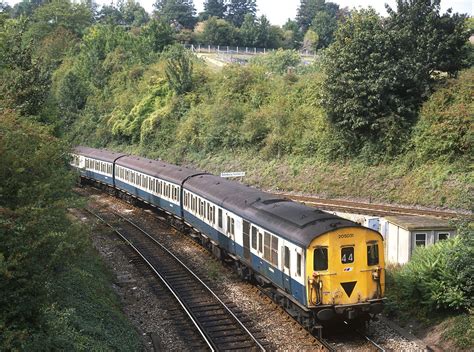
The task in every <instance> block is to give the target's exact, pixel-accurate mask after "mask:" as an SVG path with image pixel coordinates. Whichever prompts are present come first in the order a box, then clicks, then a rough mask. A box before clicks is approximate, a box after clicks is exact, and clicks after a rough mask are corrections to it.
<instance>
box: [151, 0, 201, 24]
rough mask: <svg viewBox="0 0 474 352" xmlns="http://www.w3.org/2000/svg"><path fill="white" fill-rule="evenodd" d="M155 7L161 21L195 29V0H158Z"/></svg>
mask: <svg viewBox="0 0 474 352" xmlns="http://www.w3.org/2000/svg"><path fill="white" fill-rule="evenodd" d="M153 6H154V7H155V9H156V12H155V14H156V15H157V17H158V18H160V19H163V20H165V21H169V22H176V24H179V25H181V26H183V27H184V28H193V27H194V25H195V24H196V18H195V15H196V9H195V8H194V2H193V0H157V1H156V2H155V4H154V5H153Z"/></svg>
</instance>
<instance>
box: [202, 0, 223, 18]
mask: <svg viewBox="0 0 474 352" xmlns="http://www.w3.org/2000/svg"><path fill="white" fill-rule="evenodd" d="M226 11H227V5H226V4H225V0H205V1H204V12H203V14H200V16H201V15H204V17H205V19H208V18H210V17H217V18H224V16H225V13H226Z"/></svg>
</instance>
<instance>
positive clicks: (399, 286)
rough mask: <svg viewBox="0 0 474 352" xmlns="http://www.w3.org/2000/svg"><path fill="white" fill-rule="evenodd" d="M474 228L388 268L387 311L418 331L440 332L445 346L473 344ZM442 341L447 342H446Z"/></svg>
mask: <svg viewBox="0 0 474 352" xmlns="http://www.w3.org/2000/svg"><path fill="white" fill-rule="evenodd" d="M473 235H474V227H473V224H472V223H460V224H458V236H457V237H456V238H454V239H450V240H447V241H442V242H438V243H436V244H434V245H432V246H429V247H426V248H418V249H417V250H416V251H415V253H414V255H413V257H412V259H411V261H410V262H409V263H408V264H406V265H404V266H401V267H400V266H395V267H389V268H387V276H386V278H387V282H386V294H387V298H388V303H387V309H386V313H387V314H388V315H389V316H390V317H392V318H394V319H396V320H398V322H399V323H401V324H402V325H405V326H406V325H409V326H410V327H411V328H413V329H414V330H415V332H418V334H419V335H425V336H429V335H436V336H437V337H436V338H435V339H433V340H435V341H438V340H439V341H440V343H446V344H447V345H446V346H444V348H445V349H446V350H448V349H451V348H448V347H449V346H451V347H453V348H456V349H466V350H472V348H473V347H474V299H473V297H474V295H473V294H474V281H473V276H472V272H473V269H474V260H473V255H474V237H473ZM443 341H444V342H443Z"/></svg>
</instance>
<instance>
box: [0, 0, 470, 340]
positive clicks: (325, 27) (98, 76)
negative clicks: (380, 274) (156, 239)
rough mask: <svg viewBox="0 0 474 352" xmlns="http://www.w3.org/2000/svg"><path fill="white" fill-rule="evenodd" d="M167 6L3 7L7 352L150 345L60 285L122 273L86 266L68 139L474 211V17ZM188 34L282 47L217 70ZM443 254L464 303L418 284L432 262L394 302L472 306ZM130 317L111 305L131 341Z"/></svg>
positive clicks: (405, 273)
mask: <svg viewBox="0 0 474 352" xmlns="http://www.w3.org/2000/svg"><path fill="white" fill-rule="evenodd" d="M155 10H156V11H155V13H154V14H151V15H150V14H147V13H146V11H144V10H143V8H142V7H141V6H140V5H139V4H138V3H136V2H134V1H133V0H127V1H124V2H119V3H118V4H117V5H116V6H115V5H110V6H103V7H100V8H99V7H97V6H95V5H94V3H93V2H87V1H85V2H80V3H76V2H71V1H69V0H56V1H52V2H50V1H42V0H35V1H30V0H23V1H22V2H20V3H19V4H17V5H15V6H14V7H13V8H11V7H9V6H7V5H6V4H5V3H3V2H0V28H1V30H0V75H1V80H0V114H1V116H0V117H1V120H0V128H1V129H0V152H1V153H0V159H1V160H0V161H1V164H0V176H2V177H1V179H0V231H1V232H0V236H1V239H2V241H0V270H1V273H2V281H1V283H0V291H1V293H2V295H1V298H0V304H1V306H2V311H1V314H2V315H1V316H0V328H1V330H2V337H5V338H3V339H2V341H1V342H0V343H3V344H4V345H1V346H0V348H6V349H11V348H18V349H22V348H30V347H31V349H35V348H38V346H41V341H42V340H44V341H47V343H48V344H49V345H46V349H48V347H49V346H51V349H55V348H58V349H69V348H71V349H76V348H78V349H80V348H82V349H88V348H89V347H91V346H98V345H100V346H102V347H103V348H112V349H120V348H123V349H134V346H135V345H136V340H135V339H134V338H131V339H130V341H131V342H130V344H131V345H127V344H126V343H122V340H120V339H118V340H116V343H117V345H113V346H110V345H108V342H106V340H101V337H99V336H103V334H104V333H105V332H104V331H89V330H87V329H83V326H84V324H86V322H91V323H87V324H90V325H94V324H93V323H92V322H93V321H94V319H96V317H94V315H93V314H90V313H91V312H92V311H93V310H95V309H96V308H95V307H93V306H90V305H89V304H87V303H84V302H82V303H81V301H74V302H71V301H69V298H67V290H61V289H59V287H62V286H70V285H72V282H74V283H75V282H79V283H80V285H81V287H84V286H90V291H83V292H84V295H81V297H78V298H80V299H83V298H84V297H91V298H93V297H94V296H95V294H96V293H95V291H94V290H96V289H97V291H100V290H101V288H100V287H101V286H100V285H99V284H100V283H101V282H105V281H102V279H100V280H97V281H96V282H94V283H93V284H92V283H91V282H89V281H87V278H88V277H90V275H93V276H96V275H99V276H100V275H101V274H99V272H101V269H100V267H98V266H96V265H93V266H90V265H92V264H90V263H86V264H85V263H84V258H85V256H87V255H89V253H88V251H87V250H86V248H87V247H88V243H87V241H86V240H85V239H84V236H83V235H81V234H80V231H82V230H79V229H78V228H76V226H71V225H72V224H71V223H70V221H69V220H67V218H66V212H65V209H66V207H67V206H70V204H71V195H70V188H71V184H72V183H71V182H72V180H71V176H70V175H69V174H68V173H67V171H66V164H67V148H66V142H60V141H59V140H60V139H61V140H63V141H67V143H72V144H87V145H90V146H100V147H108V148H113V149H120V150H127V151H130V152H133V153H139V154H142V155H146V156H149V157H154V158H157V157H160V158H163V159H167V160H168V161H171V162H178V163H188V164H193V166H197V167H200V168H203V169H206V170H209V171H213V172H220V171H224V170H226V171H229V170H236V169H243V170H245V171H247V175H248V177H247V178H246V182H248V183H252V184H256V185H258V186H260V187H263V188H279V189H285V190H294V191H303V192H308V193H320V194H325V195H328V196H353V197H361V198H371V199H375V200H381V201H394V202H403V203H413V204H424V205H438V206H449V207H457V208H465V209H472V188H471V187H472V181H473V177H472V170H471V169H470V163H471V158H472V155H473V146H472V140H473V134H472V133H473V129H472V122H473V121H472V120H473V111H474V107H473V101H472V91H473V88H474V87H473V82H474V69H473V68H472V67H471V66H472V59H473V57H474V56H473V54H472V53H473V51H472V47H471V46H470V45H469V44H468V42H467V38H468V36H469V33H470V32H472V20H471V21H466V18H465V16H462V15H458V14H452V13H447V14H441V13H440V7H439V1H437V0H435V1H431V2H426V1H424V0H413V1H406V0H398V1H397V8H396V9H393V10H390V11H389V16H388V17H387V18H381V17H380V16H379V15H378V14H376V13H375V12H374V11H373V10H370V9H369V10H359V11H356V10H353V11H349V10H348V9H340V8H339V7H338V5H336V4H333V3H331V2H326V1H324V0H302V1H301V4H300V8H299V11H298V16H297V18H296V19H295V20H290V21H288V23H286V24H285V25H284V26H283V27H278V26H272V25H271V24H270V23H269V22H268V20H267V19H266V18H265V17H264V16H262V17H260V18H257V17H256V15H255V14H256V7H255V1H253V0H235V1H234V0H231V1H224V0H208V1H206V2H205V11H204V13H202V14H199V15H198V16H196V13H195V10H194V7H193V3H192V1H189V0H157V2H156V4H155ZM188 42H193V43H209V44H216V45H239V46H266V47H275V48H281V49H280V50H277V51H274V52H272V53H270V54H267V55H265V56H257V57H255V58H254V59H252V60H250V62H249V63H248V64H247V65H228V66H225V67H224V68H222V69H221V70H215V69H210V68H209V67H208V66H207V65H206V63H205V62H204V61H203V60H201V59H199V58H198V57H196V56H194V55H193V54H192V53H190V52H188V51H186V50H184V49H183V47H182V45H180V43H188ZM301 48H312V49H315V50H318V55H317V56H316V58H315V60H314V61H313V60H312V61H310V62H307V61H305V60H303V59H302V58H301V57H300V55H299V54H298V52H297V51H296V50H283V49H301ZM461 229H466V231H469V230H470V229H471V228H470V227H469V225H464V226H463V227H461ZM466 236H468V235H466ZM25 241H29V242H25ZM464 245H465V244H463V243H461V242H456V241H453V242H449V244H448V243H446V244H443V245H440V246H438V247H434V249H430V250H431V251H433V252H432V253H431V252H430V253H431V254H429V255H428V257H429V258H432V259H433V260H435V258H436V256H438V254H439V253H440V252H443V253H445V252H449V253H466V252H467V251H464V247H462V246H464ZM441 246H446V248H444V247H441ZM44 253H46V254H48V255H42V254H44ZM64 258H68V260H67V261H64V260H63V259H64ZM442 258H444V257H442V256H441V259H440V260H439V261H436V260H435V262H429V263H428V264H427V265H428V266H430V267H433V268H435V271H436V274H433V276H432V277H433V280H431V281H429V283H427V285H431V286H430V287H432V288H433V290H434V291H428V292H437V291H436V288H437V287H438V288H439V287H440V286H439V285H441V286H443V287H444V286H446V287H449V292H450V295H448V296H446V297H448V298H449V300H448V301H443V300H440V297H437V296H436V295H430V296H428V297H423V302H422V303H420V301H418V300H417V298H416V297H415V296H416V293H417V292H418V290H420V288H419V287H417V285H418V281H416V278H417V277H418V276H419V275H421V274H423V275H428V276H429V275H430V273H431V271H430V272H429V273H427V270H428V269H426V268H424V267H423V265H425V262H423V260H421V259H415V261H414V264H412V266H407V268H406V269H403V270H402V271H400V272H395V274H394V275H393V280H394V282H400V281H403V282H405V283H407V286H406V287H405V286H404V290H402V291H401V292H400V296H399V297H394V300H395V301H399V302H401V303H400V306H402V307H403V304H404V303H406V304H407V305H410V307H411V306H413V305H418V304H421V305H422V306H423V307H424V309H426V311H427V310H429V309H440V310H445V309H446V307H455V308H456V309H458V310H464V311H465V310H467V309H472V301H469V300H466V297H467V298H469V297H471V298H472V282H471V284H470V286H469V285H467V284H466V285H465V288H461V289H459V287H458V286H456V285H455V284H456V283H454V282H452V281H449V280H448V279H447V277H446V275H445V274H442V273H443V272H444V273H445V272H446V271H445V270H448V269H449V268H458V267H460V265H461V266H462V265H465V264H466V265H467V264H469V265H472V263H467V262H466V263H464V262H462V261H464V260H467V258H464V256H461V257H460V258H459V261H458V262H456V260H457V259H456V258H458V256H454V255H453V256H450V257H449V258H447V257H446V258H444V259H442ZM460 262H462V263H464V264H460ZM38 263H40V264H41V265H38ZM92 263H94V262H93V261H92ZM420 267H422V269H420ZM447 268H448V269H447ZM430 270H431V269H430ZM449 270H450V269H449ZM91 272H94V274H90V273H91ZM470 272H471V273H472V271H470ZM88 273H89V274H88ZM459 273H460V274H461V273H467V274H466V275H465V276H463V277H462V278H458V280H464V281H463V282H468V281H466V280H468V279H469V275H468V274H469V271H468V272H465V271H462V270H460V271H459ZM443 275H444V276H443ZM30 277H31V279H28V280H26V278H30ZM471 279H472V277H471ZM104 280H106V278H104ZM45 282H46V283H48V284H47V285H42V283H45ZM58 282H59V284H58ZM450 285H451V286H450ZM423 289H425V288H423ZM465 289H467V291H466V290H465ZM83 290H84V288H83ZM4 293H5V294H4ZM106 296H107V295H106ZM66 298H67V299H66ZM441 298H443V299H444V298H445V297H444V296H443V297H441ZM21 302H28V304H27V305H24V304H21ZM102 303H104V307H105V306H110V305H114V298H113V297H112V296H107V298H106V299H105V300H103V301H101V303H100V304H102ZM402 303H403V304H402ZM84 306H88V307H91V309H84V310H83V309H80V308H79V307H84ZM405 308H406V307H405ZM101 309H102V308H97V310H101ZM103 309H106V308H103ZM407 309H409V308H407ZM73 311H74V312H76V313H74V314H73V313H72V312H73ZM117 314H118V313H117V312H115V311H113V310H112V311H108V312H107V313H106V314H104V315H105V316H107V317H108V318H110V319H112V320H113V322H110V323H107V324H111V325H110V326H112V324H117V325H113V326H114V328H113V329H112V330H113V331H114V332H116V333H118V334H122V333H121V331H122V329H124V325H122V323H123V322H122V320H121V319H122V318H119V319H115V318H114V317H115V316H119V315H117ZM59 322H61V323H59ZM63 322H65V323H64V325H61V324H63ZM64 326H65V327H64ZM100 326H104V325H103V324H101V325H100ZM122 335H123V336H122V338H123V339H125V338H128V337H127V335H125V334H122ZM45 336H57V338H48V339H46V338H45ZM91 336H96V337H91ZM109 337H110V336H109ZM94 339H95V340H96V341H95V342H94ZM99 340H100V341H101V342H98V341H99ZM94 343H96V344H97V345H94ZM79 344H82V345H81V347H78V346H79ZM106 346H107V347H106ZM41 347H43V346H41ZM102 347H100V348H99V349H101V348H102Z"/></svg>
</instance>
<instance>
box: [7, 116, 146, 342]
mask: <svg viewBox="0 0 474 352" xmlns="http://www.w3.org/2000/svg"><path fill="white" fill-rule="evenodd" d="M68 151H69V148H68V147H67V145H66V144H65V143H63V142H60V141H59V140H58V139H56V138H55V137H52V136H51V134H50V129H49V128H46V127H44V126H41V125H40V124H38V123H35V122H31V121H24V120H22V119H21V118H19V117H18V116H17V114H16V113H14V112H12V111H8V110H6V111H3V112H1V113H0V335H1V336H2V338H1V339H0V350H3V351H11V350H27V351H31V350H122V351H130V350H137V349H139V348H140V340H139V337H138V336H137V334H136V332H135V330H134V328H133V327H132V326H131V325H130V323H128V321H127V320H126V318H125V317H124V315H123V313H122V311H121V310H120V306H119V301H118V298H117V297H116V295H115V293H114V292H113V290H112V277H111V275H110V274H109V273H108V271H107V270H106V268H105V267H104V266H103V264H102V263H101V262H100V260H99V258H98V254H97V253H96V252H95V251H94V250H93V249H92V245H91V244H90V243H89V242H90V241H89V237H88V231H89V230H88V229H87V228H84V227H81V226H79V225H77V224H75V223H74V222H72V221H71V220H70V217H68V215H67V209H68V208H69V207H72V206H74V204H76V205H78V201H77V200H76V199H75V197H74V195H73V194H72V192H71V190H72V187H73V184H74V181H75V177H74V176H73V174H72V173H71V172H70V170H69V168H68V162H69V156H68V155H69V153H68Z"/></svg>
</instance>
